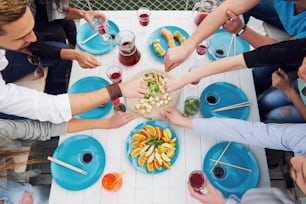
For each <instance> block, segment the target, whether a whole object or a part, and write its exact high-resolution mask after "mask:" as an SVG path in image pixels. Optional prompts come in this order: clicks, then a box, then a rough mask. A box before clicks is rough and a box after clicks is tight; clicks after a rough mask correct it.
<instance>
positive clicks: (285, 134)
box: [161, 108, 306, 156]
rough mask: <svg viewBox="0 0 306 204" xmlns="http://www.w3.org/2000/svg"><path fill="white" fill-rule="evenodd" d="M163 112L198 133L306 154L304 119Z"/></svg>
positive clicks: (169, 109) (169, 118)
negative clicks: (282, 121) (290, 120)
mask: <svg viewBox="0 0 306 204" xmlns="http://www.w3.org/2000/svg"><path fill="white" fill-rule="evenodd" d="M161 114H162V116H163V118H164V119H165V120H166V121H167V122H169V123H171V124H174V125H178V126H182V127H185V128H189V129H193V130H194V131H195V132H196V133H197V134H198V135H207V136H211V137H217V138H219V139H223V140H228V141H234V142H239V143H244V144H249V145H254V146H260V147H263V148H269V149H278V150H284V151H293V152H294V153H295V155H296V156H300V155H306V149H305V143H306V126H305V124H302V123H299V124H272V123H269V124H265V123H262V122H249V121H244V120H238V119H231V118H215V117H213V118H196V119H190V118H186V117H184V116H183V115H182V114H181V113H180V112H179V111H178V110H177V109H174V108H168V109H165V110H164V111H163V112H162V113H161Z"/></svg>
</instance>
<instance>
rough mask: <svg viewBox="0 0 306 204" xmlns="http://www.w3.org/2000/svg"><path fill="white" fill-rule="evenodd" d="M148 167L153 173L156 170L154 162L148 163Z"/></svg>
mask: <svg viewBox="0 0 306 204" xmlns="http://www.w3.org/2000/svg"><path fill="white" fill-rule="evenodd" d="M146 167H147V171H153V170H154V167H153V162H151V163H148V162H147V163H146Z"/></svg>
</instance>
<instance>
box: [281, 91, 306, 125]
mask: <svg viewBox="0 0 306 204" xmlns="http://www.w3.org/2000/svg"><path fill="white" fill-rule="evenodd" d="M284 93H285V94H286V96H287V97H288V98H289V99H290V101H291V102H292V103H293V105H294V106H295V107H296V109H297V110H298V111H299V113H300V114H301V115H302V116H303V118H304V120H305V121H306V106H305V104H304V102H303V101H302V99H301V97H300V95H299V94H298V93H297V92H296V91H295V89H294V88H289V89H287V90H285V91H284Z"/></svg>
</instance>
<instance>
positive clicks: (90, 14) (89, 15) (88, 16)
mask: <svg viewBox="0 0 306 204" xmlns="http://www.w3.org/2000/svg"><path fill="white" fill-rule="evenodd" d="M94 18H96V19H97V20H98V21H99V23H100V25H102V24H104V26H105V27H106V28H108V22H107V17H106V16H105V15H104V14H103V13H102V12H100V11H85V13H84V19H85V20H86V21H87V22H88V23H89V25H90V26H91V27H92V29H94V30H98V27H97V26H96V25H95V24H94V22H93V20H94Z"/></svg>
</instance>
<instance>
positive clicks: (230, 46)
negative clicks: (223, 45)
mask: <svg viewBox="0 0 306 204" xmlns="http://www.w3.org/2000/svg"><path fill="white" fill-rule="evenodd" d="M235 37H236V34H232V38H231V41H230V43H229V46H228V49H227V53H226V57H228V56H230V54H231V49H232V45H233V41H234V38H235Z"/></svg>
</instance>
